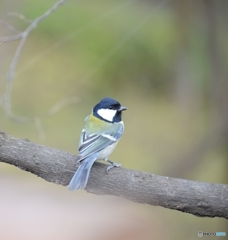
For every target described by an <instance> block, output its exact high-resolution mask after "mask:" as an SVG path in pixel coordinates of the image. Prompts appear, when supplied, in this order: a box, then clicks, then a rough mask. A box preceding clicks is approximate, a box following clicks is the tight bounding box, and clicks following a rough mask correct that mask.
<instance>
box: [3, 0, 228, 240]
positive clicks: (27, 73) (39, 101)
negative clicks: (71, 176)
mask: <svg viewBox="0 0 228 240" xmlns="http://www.w3.org/2000/svg"><path fill="white" fill-rule="evenodd" d="M54 3H55V1H53V0H49V1H45V0H35V1H32V2H31V1H28V0H17V1H16V0H1V2H0V19H1V22H0V34H1V37H2V36H9V35H12V34H15V32H12V29H9V28H8V27H7V26H8V25H7V24H10V25H12V26H13V27H15V28H16V29H18V30H19V31H23V30H24V29H25V28H26V27H27V26H28V25H29V23H28V21H27V20H23V19H21V18H20V17H17V16H15V14H13V13H14V12H16V13H19V14H22V15H24V16H26V18H27V19H35V18H36V17H38V16H40V15H41V14H43V13H44V12H45V11H46V10H47V9H49V8H50V7H51V6H52V5H53V4H54ZM227 12H228V2H226V1H222V0H197V1H196V0H192V1H181V0H170V1H168V0H167V1H163V0H160V1H155V0H150V1H146V0H144V1H137V0H124V1H123V0H122V1H119V0H96V1H94V0H87V1H72V0H69V1H67V2H66V3H65V4H64V5H62V6H61V7H60V8H59V9H58V10H57V11H56V12H55V13H53V14H52V15H50V16H49V17H48V18H47V19H46V20H45V21H43V22H41V23H40V24H39V26H38V27H37V28H36V29H35V30H34V31H33V32H32V33H31V35H30V36H29V39H28V41H27V42H26V45H25V47H24V49H23V51H22V54H21V56H20V60H19V63H18V66H17V69H16V75H15V78H14V80H13V89H12V98H11V101H12V111H13V114H15V115H16V116H25V117H31V116H37V115H42V114H43V113H45V112H47V111H48V110H49V109H50V108H51V107H52V106H53V105H55V104H56V103H57V102H59V101H61V100H62V99H65V98H69V97H75V98H76V99H77V101H76V102H75V103H74V104H70V105H68V106H65V107H64V108H63V109H61V110H60V111H58V113H57V114H55V115H54V116H50V117H47V118H44V119H42V120H41V122H39V124H38V125H36V124H34V123H28V124H20V123H18V122H13V121H12V120H11V119H9V118H8V117H7V116H6V112H5V110H4V105H3V102H1V105H0V130H1V131H4V132H6V133H7V134H10V135H13V136H15V137H19V138H28V139H29V140H31V141H33V142H36V143H39V144H44V145H47V146H50V147H54V148H58V149H62V150H64V151H68V152H71V153H73V154H77V146H78V140H79V136H80V133H81V129H82V127H83V120H84V118H85V116H87V115H88V114H89V113H90V112H91V109H92V107H93V106H94V104H95V103H97V102H98V101H99V100H100V99H101V98H103V97H106V96H110V97H113V98H116V99H118V100H119V101H120V102H121V104H123V105H125V106H127V107H128V111H126V112H124V113H123V119H124V122H125V133H124V136H123V138H122V139H121V141H120V143H119V145H118V147H117V149H116V150H115V152H114V153H113V154H112V156H111V159H112V160H114V161H116V162H119V163H122V165H123V167H126V168H131V169H137V170H141V171H146V172H151V173H155V174H159V175H166V176H170V177H178V178H185V179H190V180H195V181H205V182H213V183H227V181H228V177H227V169H228V150H227V148H228V82H227V76H228V61H227V60H228V25H227V23H228V15H227ZM6 23H7V24H6ZM17 46H18V41H14V42H8V43H7V42H6V43H4V44H2V45H1V46H0V96H3V95H4V93H5V90H6V76H7V72H8V71H9V65H10V63H11V61H12V58H13V56H14V54H15V50H16V47H17ZM161 187H162V186H161ZM0 198H1V205H0V226H1V231H0V238H1V239H4V240H5V239H165V240H166V239H196V238H198V236H197V234H198V231H206V232H215V231H226V229H228V228H227V227H228V224H227V220H224V219H219V218H214V219H210V218H198V217H195V216H192V215H190V214H186V213H181V212H177V211H173V210H169V209H164V208H161V207H153V206H147V205H141V204H135V203H131V202H128V201H125V200H121V199H118V198H114V197H109V196H94V195H92V194H88V193H86V192H84V191H80V192H69V191H67V188H66V187H63V186H59V185H55V184H53V183H49V182H46V181H44V180H42V179H41V178H38V177H36V176H35V175H32V174H30V173H27V172H24V171H21V170H19V169H17V168H15V167H14V166H9V165H6V164H3V163H0ZM210 239H213V237H210Z"/></svg>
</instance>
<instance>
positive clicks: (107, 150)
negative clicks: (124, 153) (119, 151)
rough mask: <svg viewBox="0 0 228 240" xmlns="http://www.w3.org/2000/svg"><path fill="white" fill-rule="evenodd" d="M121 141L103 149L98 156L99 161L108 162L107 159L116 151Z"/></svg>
mask: <svg viewBox="0 0 228 240" xmlns="http://www.w3.org/2000/svg"><path fill="white" fill-rule="evenodd" d="M118 142H119V141H117V142H116V143H113V144H112V145H110V146H108V147H106V148H105V149H103V150H102V151H100V153H99V155H98V158H97V160H98V159H102V160H107V158H108V157H109V155H110V154H111V153H112V152H113V150H114V149H115V147H116V145H117V143H118Z"/></svg>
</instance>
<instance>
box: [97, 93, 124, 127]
mask: <svg viewBox="0 0 228 240" xmlns="http://www.w3.org/2000/svg"><path fill="white" fill-rule="evenodd" d="M124 110H127V108H126V107H124V106H121V104H120V103H119V102H118V101H116V100H115V99H112V98H103V99H102V100H101V101H100V102H99V103H98V104H97V105H96V106H95V107H94V108H93V115H94V116H96V117H98V118H100V119H102V120H104V121H106V122H111V123H114V122H120V121H122V119H121V115H122V111H124Z"/></svg>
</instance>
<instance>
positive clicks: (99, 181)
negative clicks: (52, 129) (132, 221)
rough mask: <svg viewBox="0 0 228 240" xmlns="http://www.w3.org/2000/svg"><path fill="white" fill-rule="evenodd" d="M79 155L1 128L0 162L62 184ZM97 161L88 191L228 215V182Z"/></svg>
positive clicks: (203, 214)
mask: <svg viewBox="0 0 228 240" xmlns="http://www.w3.org/2000/svg"><path fill="white" fill-rule="evenodd" d="M76 160H77V156H74V155H72V154H70V153H66V152H64V151H61V150H57V149H53V148H49V147H46V146H42V145H38V144H35V143H32V142H30V141H29V140H26V139H17V138H14V137H11V136H9V135H7V134H5V133H3V132H0V162H5V163H8V164H11V165H14V166H17V167H19V168H20V169H22V170H25V171H28V172H31V173H34V174H35V175H37V176H39V177H41V178H43V179H45V180H46V181H49V182H53V183H56V184H61V185H64V186H65V185H68V183H69V181H70V179H71V177H72V176H73V174H74V172H75V170H76ZM105 169H106V166H105V164H101V163H95V164H94V167H93V168H92V171H91V175H90V178H89V182H88V185H87V187H86V191H88V192H91V193H94V194H101V195H103V194H108V195H115V196H119V197H123V198H127V199H129V200H132V201H134V202H138V203H146V204H150V205H156V206H162V207H165V208H169V209H174V210H178V211H182V212H186V213H191V214H194V215H196V216H201V217H223V218H226V219H228V185H225V184H213V183H204V182H195V181H188V180H184V179H176V178H169V177H163V176H158V175H154V174H150V173H144V172H140V171H135V170H129V169H125V168H118V169H112V170H111V171H110V173H109V174H108V175H107V174H106V173H105Z"/></svg>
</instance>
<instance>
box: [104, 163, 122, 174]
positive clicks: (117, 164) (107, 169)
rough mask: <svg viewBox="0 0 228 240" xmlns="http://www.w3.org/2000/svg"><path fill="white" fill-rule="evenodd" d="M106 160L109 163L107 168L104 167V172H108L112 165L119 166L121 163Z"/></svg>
mask: <svg viewBox="0 0 228 240" xmlns="http://www.w3.org/2000/svg"><path fill="white" fill-rule="evenodd" d="M107 162H109V163H110V164H111V165H109V166H108V167H107V168H106V173H107V174H108V172H109V171H110V170H111V169H112V168H114V167H120V166H121V164H119V163H116V162H112V161H110V160H107Z"/></svg>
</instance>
